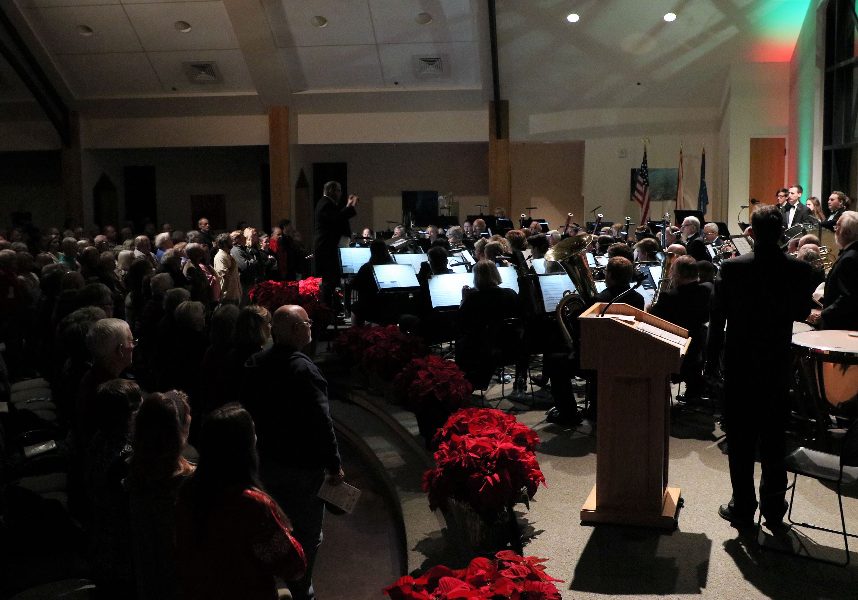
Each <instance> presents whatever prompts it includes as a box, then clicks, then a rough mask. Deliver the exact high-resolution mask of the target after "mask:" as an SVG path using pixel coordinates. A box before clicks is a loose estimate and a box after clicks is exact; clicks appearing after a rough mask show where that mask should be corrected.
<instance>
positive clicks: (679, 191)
mask: <svg viewBox="0 0 858 600" xmlns="http://www.w3.org/2000/svg"><path fill="white" fill-rule="evenodd" d="M684 177H685V167H684V166H683V165H682V146H680V147H679V176H678V177H677V179H676V210H682V209H683V208H685V203H684V202H683V197H682V194H683V193H684V191H683V189H682V183H683V181H682V180H683V179H684Z"/></svg>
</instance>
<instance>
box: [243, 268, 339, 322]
mask: <svg viewBox="0 0 858 600" xmlns="http://www.w3.org/2000/svg"><path fill="white" fill-rule="evenodd" d="M321 283H322V280H321V278H319V277H307V278H306V279H302V280H301V281H263V282H260V283H257V284H256V285H254V286H253V287H252V288H250V291H249V292H248V297H249V298H250V301H251V302H252V303H253V304H259V305H260V306H264V307H265V308H267V309H268V310H269V311H271V312H272V313H273V312H274V311H275V310H277V309H278V308H280V307H281V306H284V305H286V304H297V305H299V306H301V307H302V308H303V309H304V310H306V311H307V316H309V317H310V318H311V319H313V321H315V322H317V323H318V324H320V325H327V324H328V323H330V322H331V320H332V317H333V313H332V311H331V308H330V307H329V306H328V305H327V304H325V303H324V302H322V293H321V290H320V286H321Z"/></svg>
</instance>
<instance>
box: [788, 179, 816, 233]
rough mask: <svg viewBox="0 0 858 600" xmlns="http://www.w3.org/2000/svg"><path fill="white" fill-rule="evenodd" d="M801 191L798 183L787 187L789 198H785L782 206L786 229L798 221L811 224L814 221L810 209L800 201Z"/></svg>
mask: <svg viewBox="0 0 858 600" xmlns="http://www.w3.org/2000/svg"><path fill="white" fill-rule="evenodd" d="M803 193H804V189H803V188H802V187H801V186H800V185H793V186H790V188H789V198H787V201H786V203H784V205H783V208H782V211H783V224H784V227H785V228H786V229H789V228H790V227H792V226H793V225H798V224H799V223H807V224H812V223H813V222H814V219H813V215H811V214H810V210H809V209H808V208H807V207H806V206H805V205H804V204H802V203H801V195H802V194H803Z"/></svg>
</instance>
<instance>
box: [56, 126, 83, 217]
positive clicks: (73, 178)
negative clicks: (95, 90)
mask: <svg viewBox="0 0 858 600" xmlns="http://www.w3.org/2000/svg"><path fill="white" fill-rule="evenodd" d="M69 134H70V135H69V143H68V145H64V146H63V148H62V150H61V151H60V156H61V159H60V160H61V163H62V176H63V212H64V214H65V218H66V220H68V221H69V222H73V223H74V225H80V226H83V160H82V155H81V152H82V150H81V145H80V115H78V113H76V112H72V113H69Z"/></svg>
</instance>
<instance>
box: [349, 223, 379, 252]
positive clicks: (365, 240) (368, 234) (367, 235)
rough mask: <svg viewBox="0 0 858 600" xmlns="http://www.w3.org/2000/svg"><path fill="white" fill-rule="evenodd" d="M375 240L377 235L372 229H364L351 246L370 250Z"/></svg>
mask: <svg viewBox="0 0 858 600" xmlns="http://www.w3.org/2000/svg"><path fill="white" fill-rule="evenodd" d="M374 239H375V234H374V233H373V232H372V229H370V228H369V227H364V228H363V231H361V234H360V237H357V238H355V239H354V240H353V241H352V243H351V244H349V246H350V247H352V248H369V246H370V244H371V243H372V241H373V240H374Z"/></svg>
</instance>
